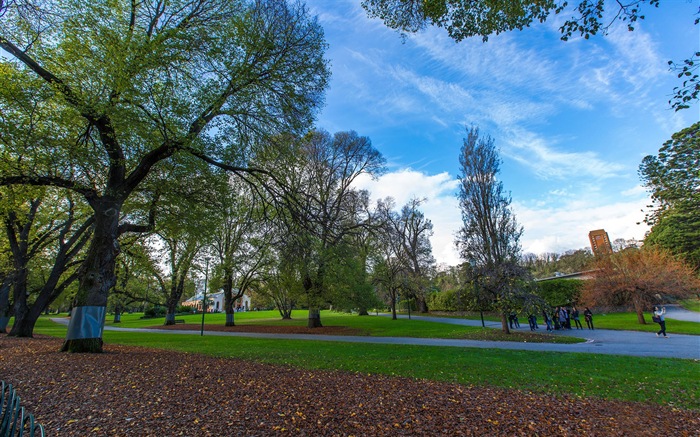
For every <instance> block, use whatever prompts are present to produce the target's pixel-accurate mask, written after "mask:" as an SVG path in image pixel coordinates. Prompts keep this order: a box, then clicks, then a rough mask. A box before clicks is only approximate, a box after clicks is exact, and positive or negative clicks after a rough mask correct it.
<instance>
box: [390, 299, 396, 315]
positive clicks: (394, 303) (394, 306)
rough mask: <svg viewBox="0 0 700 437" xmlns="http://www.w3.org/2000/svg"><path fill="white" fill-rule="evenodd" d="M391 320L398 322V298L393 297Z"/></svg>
mask: <svg viewBox="0 0 700 437" xmlns="http://www.w3.org/2000/svg"><path fill="white" fill-rule="evenodd" d="M391 320H396V296H391Z"/></svg>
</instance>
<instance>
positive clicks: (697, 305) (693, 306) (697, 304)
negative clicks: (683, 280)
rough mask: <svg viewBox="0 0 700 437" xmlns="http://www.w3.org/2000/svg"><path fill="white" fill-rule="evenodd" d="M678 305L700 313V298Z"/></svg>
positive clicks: (683, 301) (684, 301)
mask: <svg viewBox="0 0 700 437" xmlns="http://www.w3.org/2000/svg"><path fill="white" fill-rule="evenodd" d="M678 303H679V304H680V305H681V306H682V307H683V308H685V309H687V310H690V311H697V312H700V298H697V297H696V298H694V299H686V300H682V301H680V302H678Z"/></svg>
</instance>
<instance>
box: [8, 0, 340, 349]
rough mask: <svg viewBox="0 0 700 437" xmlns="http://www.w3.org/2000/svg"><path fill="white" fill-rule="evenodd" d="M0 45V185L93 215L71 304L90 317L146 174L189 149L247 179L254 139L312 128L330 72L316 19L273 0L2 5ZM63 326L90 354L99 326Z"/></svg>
mask: <svg viewBox="0 0 700 437" xmlns="http://www.w3.org/2000/svg"><path fill="white" fill-rule="evenodd" d="M0 48H2V49H3V50H4V51H5V52H7V54H8V55H9V58H2V60H0V82H1V83H3V87H2V89H1V90H0V132H2V133H1V134H0V141H1V142H2V152H1V153H2V156H1V158H2V159H0V162H2V164H1V165H2V166H3V167H2V173H1V174H0V185H16V184H24V185H43V186H54V187H59V188H63V189H68V190H72V191H74V192H77V193H79V194H81V195H82V196H83V197H84V198H85V200H86V201H87V203H88V204H89V205H90V206H91V207H92V209H93V212H94V215H95V231H94V234H93V235H94V236H93V239H92V241H91V243H90V247H89V248H88V251H87V256H86V259H85V262H84V263H83V264H82V266H81V269H80V272H79V281H80V285H79V289H78V294H77V296H76V304H77V305H76V309H80V310H85V311H94V312H95V314H93V315H91V316H90V317H92V318H98V319H99V318H100V317H101V316H100V315H99V312H100V309H99V308H104V306H105V305H106V302H107V297H108V294H109V290H110V289H111V288H112V287H113V286H114V284H115V275H114V268H115V259H116V257H117V255H118V253H119V244H118V239H119V236H120V235H122V234H123V233H125V232H130V231H138V230H143V229H144V228H147V226H146V227H144V226H143V223H141V224H139V223H132V222H129V221H128V220H126V219H125V218H124V217H122V214H121V212H122V208H123V206H124V204H125V203H126V202H127V200H128V199H129V198H131V197H132V196H133V195H134V194H135V193H137V192H139V191H140V190H141V189H142V188H143V184H144V183H146V181H147V180H148V179H149V177H150V176H152V175H153V173H154V170H155V169H156V168H157V166H158V165H159V164H160V163H162V162H163V161H165V160H171V161H174V162H176V163H177V165H182V166H187V163H186V162H183V161H181V158H183V157H185V156H188V155H189V156H193V157H196V158H197V159H200V160H203V161H205V162H207V163H208V164H210V165H220V166H226V168H227V169H228V170H232V171H238V172H244V171H253V170H250V169H248V168H247V167H246V157H247V156H248V155H249V154H250V153H251V152H250V148H251V147H252V145H253V144H265V141H264V140H263V139H264V138H266V137H268V136H270V135H275V134H279V133H281V132H292V133H297V134H301V133H303V132H304V131H306V130H307V129H308V128H309V127H310V124H311V122H312V120H313V117H314V115H315V112H316V110H317V109H318V108H319V107H320V105H321V103H322V101H323V92H324V90H325V87H326V84H327V80H328V74H329V73H328V68H327V62H326V60H325V59H324V58H323V54H324V50H325V42H324V39H323V31H322V29H321V27H320V26H319V25H318V23H317V21H316V20H315V19H313V18H311V17H309V15H308V12H307V10H306V9H305V7H304V6H303V5H300V4H299V3H295V4H293V5H289V4H287V3H286V2H282V1H273V0H256V1H246V0H237V1H236V0H175V1H172V2H162V1H155V0H154V1H145V2H127V1H123V2H109V3H107V2H101V1H100V2H92V1H89V2H88V1H78V0H74V1H67V2H53V1H41V0H37V1H22V2H15V1H11V2H7V3H0ZM258 171H262V170H260V169H258ZM93 316H94V317H93ZM78 319H79V318H72V319H71V324H73V320H78ZM83 320H85V319H83ZM75 323H82V322H75ZM68 332H69V334H68V337H67V341H66V344H65V345H64V348H66V349H70V350H75V351H80V350H84V351H97V350H101V327H98V326H92V327H90V328H89V329H87V330H86V329H83V328H78V327H74V326H72V325H71V326H69V330H68ZM85 332H88V333H89V336H88V337H85V334H84V333H85Z"/></svg>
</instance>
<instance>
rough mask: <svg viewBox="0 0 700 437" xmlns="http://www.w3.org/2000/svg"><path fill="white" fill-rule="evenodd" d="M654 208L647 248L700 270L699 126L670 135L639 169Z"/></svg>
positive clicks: (650, 218)
mask: <svg viewBox="0 0 700 437" xmlns="http://www.w3.org/2000/svg"><path fill="white" fill-rule="evenodd" d="M639 174H640V176H641V178H642V180H643V181H644V185H645V186H646V187H647V188H648V189H649V191H650V192H651V197H652V199H653V200H654V206H655V208H654V209H653V210H652V211H651V212H650V213H649V214H647V216H646V218H645V221H646V222H647V223H648V224H650V225H652V228H651V232H650V233H649V235H648V236H647V237H646V238H645V240H644V242H645V244H647V245H654V246H659V247H662V248H665V249H666V250H669V251H671V252H673V253H675V254H678V255H680V256H682V257H683V258H684V259H685V260H686V261H688V262H689V263H691V264H692V265H694V266H695V267H696V268H700V214H698V211H700V190H698V187H700V122H699V123H695V124H694V125H692V126H690V127H688V128H686V129H683V130H681V131H680V132H677V133H675V134H673V136H672V137H671V139H670V140H669V141H667V142H665V143H664V144H663V146H662V147H661V148H660V149H659V154H658V155H657V156H653V155H649V156H646V157H645V158H644V159H643V161H642V164H641V165H640V168H639Z"/></svg>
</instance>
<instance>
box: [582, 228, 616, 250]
mask: <svg viewBox="0 0 700 437" xmlns="http://www.w3.org/2000/svg"><path fill="white" fill-rule="evenodd" d="M588 239H589V240H591V249H592V250H593V254H594V255H601V254H605V253H612V251H613V250H612V245H611V244H610V238H609V237H608V233H607V232H605V229H596V230H595V231H591V232H589V233H588Z"/></svg>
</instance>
